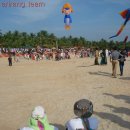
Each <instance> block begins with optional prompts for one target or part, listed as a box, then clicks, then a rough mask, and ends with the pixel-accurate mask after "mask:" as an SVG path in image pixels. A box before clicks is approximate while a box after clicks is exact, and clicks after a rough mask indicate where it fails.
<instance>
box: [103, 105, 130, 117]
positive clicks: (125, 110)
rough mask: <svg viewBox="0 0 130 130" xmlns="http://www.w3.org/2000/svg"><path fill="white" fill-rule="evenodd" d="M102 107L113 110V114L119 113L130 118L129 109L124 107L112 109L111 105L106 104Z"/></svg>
mask: <svg viewBox="0 0 130 130" xmlns="http://www.w3.org/2000/svg"><path fill="white" fill-rule="evenodd" d="M104 106H105V107H108V108H110V109H113V110H112V111H113V112H114V113H121V114H126V115H129V116H130V109H128V108H125V107H114V106H112V105H107V104H104Z"/></svg>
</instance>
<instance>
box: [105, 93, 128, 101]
mask: <svg viewBox="0 0 130 130" xmlns="http://www.w3.org/2000/svg"><path fill="white" fill-rule="evenodd" d="M103 95H107V96H111V97H113V98H116V99H122V100H124V101H125V102H126V103H130V96H127V95H113V94H109V93H103Z"/></svg>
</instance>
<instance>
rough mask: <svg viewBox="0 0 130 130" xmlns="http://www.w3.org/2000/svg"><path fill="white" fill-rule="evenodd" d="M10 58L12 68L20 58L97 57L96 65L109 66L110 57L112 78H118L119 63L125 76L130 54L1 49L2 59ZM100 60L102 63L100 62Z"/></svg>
mask: <svg viewBox="0 0 130 130" xmlns="http://www.w3.org/2000/svg"><path fill="white" fill-rule="evenodd" d="M2 56H5V57H8V63H9V66H12V62H13V61H14V62H19V60H20V57H22V58H25V59H27V60H35V61H39V60H55V61H60V60H65V59H71V58H72V57H75V58H86V57H91V58H92V57H95V61H94V64H95V65H107V63H108V57H110V62H112V76H114V77H115V78H116V73H117V72H116V71H117V65H118V62H119V67H120V76H122V75H123V68H124V62H125V60H126V59H125V57H126V56H127V57H128V52H127V51H126V50H117V48H113V49H111V50H108V49H101V50H99V49H98V48H96V49H93V48H77V47H75V48H66V49H56V48H52V49H50V48H41V47H39V46H38V47H37V48H30V49H28V48H11V49H7V48H0V57H2ZM99 59H100V61H99Z"/></svg>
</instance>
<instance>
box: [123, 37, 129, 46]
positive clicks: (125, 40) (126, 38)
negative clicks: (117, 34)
mask: <svg viewBox="0 0 130 130" xmlns="http://www.w3.org/2000/svg"><path fill="white" fill-rule="evenodd" d="M127 40H128V36H126V37H125V39H124V41H123V43H124V48H125V47H126V42H127Z"/></svg>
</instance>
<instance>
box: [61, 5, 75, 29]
mask: <svg viewBox="0 0 130 130" xmlns="http://www.w3.org/2000/svg"><path fill="white" fill-rule="evenodd" d="M72 12H73V8H72V6H71V5H70V4H69V3H66V4H64V5H63V7H62V13H64V14H65V17H64V23H65V29H66V30H70V28H71V26H70V24H71V23H72V18H71V16H70V14H71V13H72Z"/></svg>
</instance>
